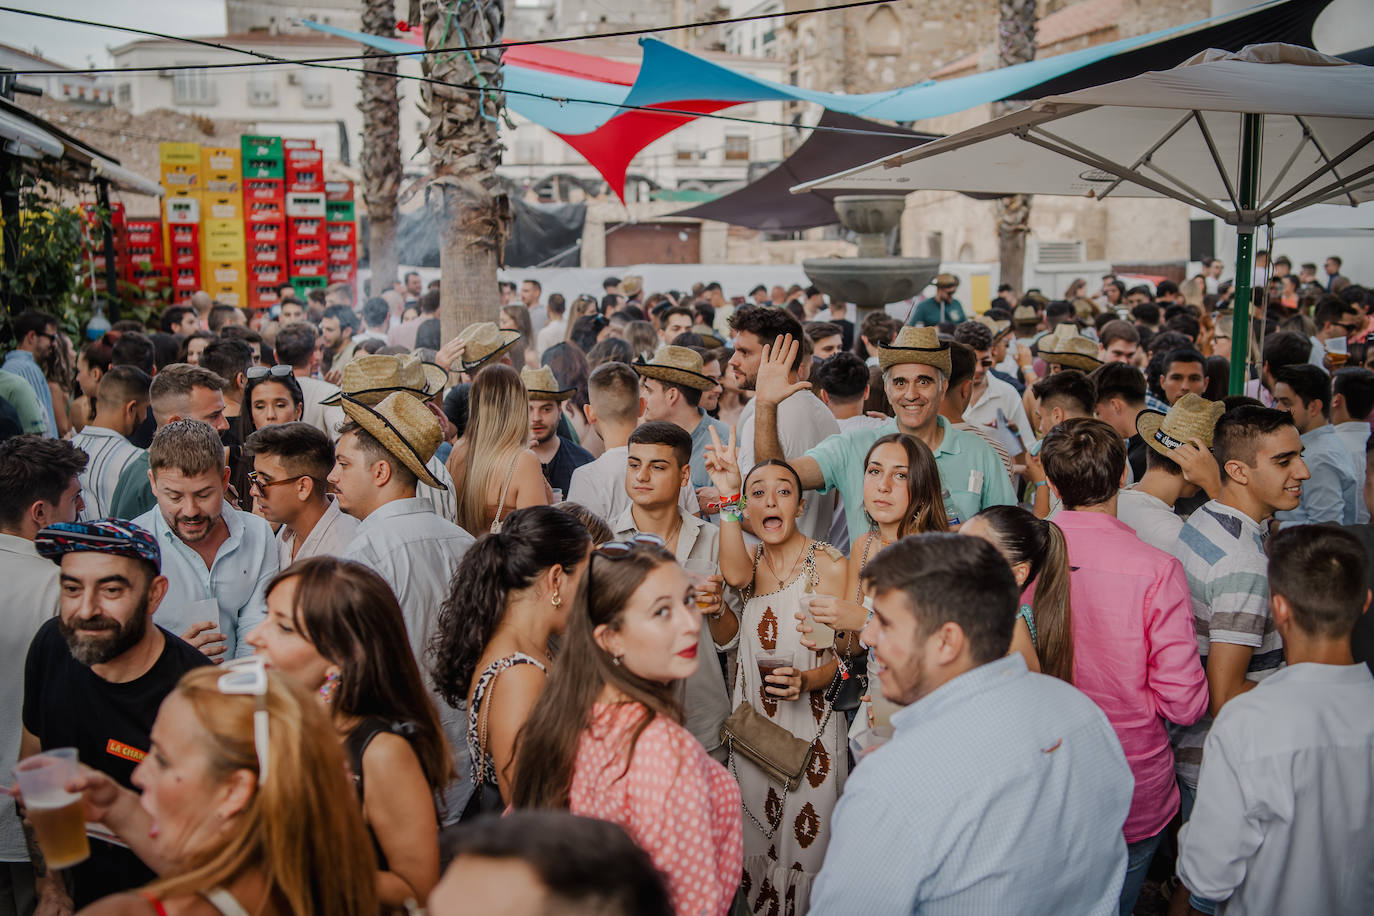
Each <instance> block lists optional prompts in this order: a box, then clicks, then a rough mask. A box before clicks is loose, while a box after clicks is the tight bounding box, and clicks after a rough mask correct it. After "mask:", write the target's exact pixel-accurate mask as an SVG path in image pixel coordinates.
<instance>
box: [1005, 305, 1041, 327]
mask: <svg viewBox="0 0 1374 916" xmlns="http://www.w3.org/2000/svg"><path fill="white" fill-rule="evenodd" d="M1011 320H1012V321H1014V322H1016V323H1017V324H1030V323H1031V322H1036V321H1039V320H1040V313H1039V312H1037V311H1036V310H1035V306H1033V305H1018V306H1017V307H1016V308H1015V310H1013V311H1012V313H1011Z"/></svg>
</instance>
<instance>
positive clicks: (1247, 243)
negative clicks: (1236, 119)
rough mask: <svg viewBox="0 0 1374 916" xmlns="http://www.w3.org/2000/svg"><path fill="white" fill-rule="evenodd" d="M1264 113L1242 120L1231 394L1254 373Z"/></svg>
mask: <svg viewBox="0 0 1374 916" xmlns="http://www.w3.org/2000/svg"><path fill="white" fill-rule="evenodd" d="M1263 129H1264V115H1258V114H1247V115H1242V116H1241V122H1240V182H1239V185H1240V187H1239V188H1238V189H1237V190H1238V191H1239V193H1240V213H1239V219H1238V220H1237V222H1236V295H1235V299H1234V303H1233V311H1232V315H1231V321H1232V324H1231V386H1230V387H1231V391H1230V393H1231V394H1244V393H1245V383H1246V381H1247V380H1248V377H1249V374H1250V284H1251V275H1252V274H1253V272H1254V263H1255V223H1254V213H1255V210H1256V209H1258V208H1259V156H1260V144H1261V140H1262V135H1263Z"/></svg>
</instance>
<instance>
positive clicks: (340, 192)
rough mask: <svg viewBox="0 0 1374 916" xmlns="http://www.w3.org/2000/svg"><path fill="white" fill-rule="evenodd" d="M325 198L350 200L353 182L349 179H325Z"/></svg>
mask: <svg viewBox="0 0 1374 916" xmlns="http://www.w3.org/2000/svg"><path fill="white" fill-rule="evenodd" d="M324 199H325V200H352V199H353V182H351V181H343V180H340V181H326V182H325V183H324Z"/></svg>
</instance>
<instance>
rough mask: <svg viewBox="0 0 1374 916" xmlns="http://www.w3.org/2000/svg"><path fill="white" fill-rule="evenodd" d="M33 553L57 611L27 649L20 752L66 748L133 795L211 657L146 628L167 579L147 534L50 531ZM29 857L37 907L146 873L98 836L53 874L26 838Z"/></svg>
mask: <svg viewBox="0 0 1374 916" xmlns="http://www.w3.org/2000/svg"><path fill="white" fill-rule="evenodd" d="M34 546H35V547H37V549H38V552H39V553H40V554H42V555H43V556H45V557H47V558H49V559H51V560H54V561H56V562H58V563H60V564H61V567H62V573H61V579H60V589H61V610H60V613H59V615H58V616H57V617H55V618H53V619H51V620H49V621H48V622H47V623H45V624H43V626H42V627H41V628H40V629H39V630H38V635H37V636H35V637H34V639H33V642H32V644H30V646H29V654H28V658H27V660H26V661H25V664H24V711H23V719H24V733H23V739H22V745H21V748H20V757H21V758H22V757H28V756H30V755H32V754H36V753H38V752H39V751H43V750H48V749H50V748H56V747H75V748H76V749H77V755H78V757H79V758H80V760H81V762H82V763H84V764H86V765H87V766H89V767H92V768H94V769H97V770H100V771H101V772H103V773H106V774H108V775H109V776H111V777H112V778H114V779H115V780H116V781H118V782H119V783H120V784H121V785H123V786H126V787H128V788H132V787H133V782H132V777H133V772H134V769H135V768H136V767H137V766H138V765H139V763H140V762H141V761H142V760H143V758H144V756H146V754H147V751H148V746H149V738H148V735H149V732H150V731H151V730H152V727H153V720H154V719H155V718H156V717H157V710H158V707H159V706H160V705H161V704H162V700H163V698H164V697H166V696H167V694H169V693H171V691H172V688H173V687H175V686H176V684H177V682H178V681H179V680H181V676H182V675H183V674H185V673H186V672H187V671H189V670H190V669H192V668H197V667H199V666H201V665H208V664H210V660H209V659H207V658H206V657H205V656H204V655H202V654H201V653H200V652H199V651H197V650H196V649H195V648H193V647H192V646H191V645H189V644H188V643H185V642H183V641H182V640H180V639H178V638H177V637H176V636H174V635H172V634H171V633H169V632H167V631H166V630H163V629H162V628H161V627H157V626H150V625H149V621H150V619H151V618H152V616H153V614H154V613H155V612H156V611H157V608H158V604H159V603H160V602H161V601H162V597H163V596H164V595H165V594H166V593H167V579H166V578H165V577H164V576H162V575H161V574H160V569H161V554H160V552H159V550H158V546H157V542H156V541H155V540H154V539H153V536H152V535H151V534H149V533H148V532H147V531H145V530H143V529H142V528H139V527H138V526H137V525H132V524H130V523H128V522H121V521H116V520H114V519H106V520H103V521H97V522H76V523H72V524H62V525H52V526H50V527H48V528H44V529H43V530H41V531H39V532H38V536H37V538H36V539H35V541H34ZM30 853H31V856H32V858H33V863H34V871H35V886H36V889H37V891H38V896H39V903H40V908H42V905H43V903H44V902H47V903H48V904H49V905H50V906H54V907H61V906H64V905H65V906H66V907H67V911H69V912H70V911H71V909H73V908H75V909H80V908H81V907H83V906H86V905H87V904H89V903H92V902H93V901H96V900H99V899H100V898H101V897H104V896H106V895H108V894H112V893H116V892H118V891H123V890H128V889H130V888H135V887H139V886H141V885H143V884H146V883H147V882H148V881H151V880H152V879H153V877H154V875H153V872H152V871H151V870H150V869H149V868H148V867H147V866H146V865H144V864H143V863H142V862H141V861H140V860H139V859H138V857H137V856H135V855H134V854H133V853H132V852H130V851H129V850H128V849H125V848H123V847H121V846H117V845H114V844H111V843H105V842H102V841H99V840H92V842H91V857H90V858H89V859H87V860H86V861H85V862H82V863H81V864H79V865H76V866H73V867H72V868H70V869H67V870H66V871H65V872H64V873H63V875H62V876H61V878H59V877H58V875H57V873H56V872H50V871H48V870H47V868H46V866H45V865H44V864H43V857H42V854H41V853H40V852H39V851H38V850H37V848H34V847H33V844H32V843H31V849H30ZM63 879H65V881H64V880H63ZM68 898H70V899H68Z"/></svg>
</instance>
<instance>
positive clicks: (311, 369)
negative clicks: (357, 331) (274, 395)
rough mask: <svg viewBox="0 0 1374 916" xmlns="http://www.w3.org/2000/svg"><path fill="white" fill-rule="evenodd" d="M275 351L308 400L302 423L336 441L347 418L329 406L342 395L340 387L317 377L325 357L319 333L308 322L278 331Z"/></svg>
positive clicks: (290, 325)
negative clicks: (327, 402) (332, 399)
mask: <svg viewBox="0 0 1374 916" xmlns="http://www.w3.org/2000/svg"><path fill="white" fill-rule="evenodd" d="M275 347H276V350H277V362H279V363H282V364H284V365H288V366H290V367H291V374H292V375H294V376H295V377H296V382H297V383H298V384H299V385H300V386H301V395H302V396H303V397H304V398H305V405H304V410H303V411H302V413H301V419H302V420H304V421H305V422H306V423H309V424H310V425H311V426H313V427H315V428H316V429H318V430H319V431H320V432H322V433H324V434H325V435H327V436H329V438H330V441H333V439H334V437H335V436H336V435H338V433H337V430H338V428H339V424H340V423H342V422H343V420H344V415H343V411H342V410H340V409H339V408H338V407H336V406H332V405H329V404H326V403H325V401H326V400H328V399H330V398H333V397H335V396H337V395H338V393H339V388H338V386H337V385H331V384H330V383H329V382H326V381H324V380H323V379H320V378H317V377H316V375H315V374H316V372H318V371H319V368H320V361H321V359H322V358H323V355H324V348H323V344H322V341H321V338H320V333H319V331H317V330H316V329H315V326H314V325H313V324H309V323H307V322H304V321H296V322H293V323H291V324H287V325H283V326H282V327H281V328H280V329H279V330H278V331H277V338H276V343H275Z"/></svg>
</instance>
